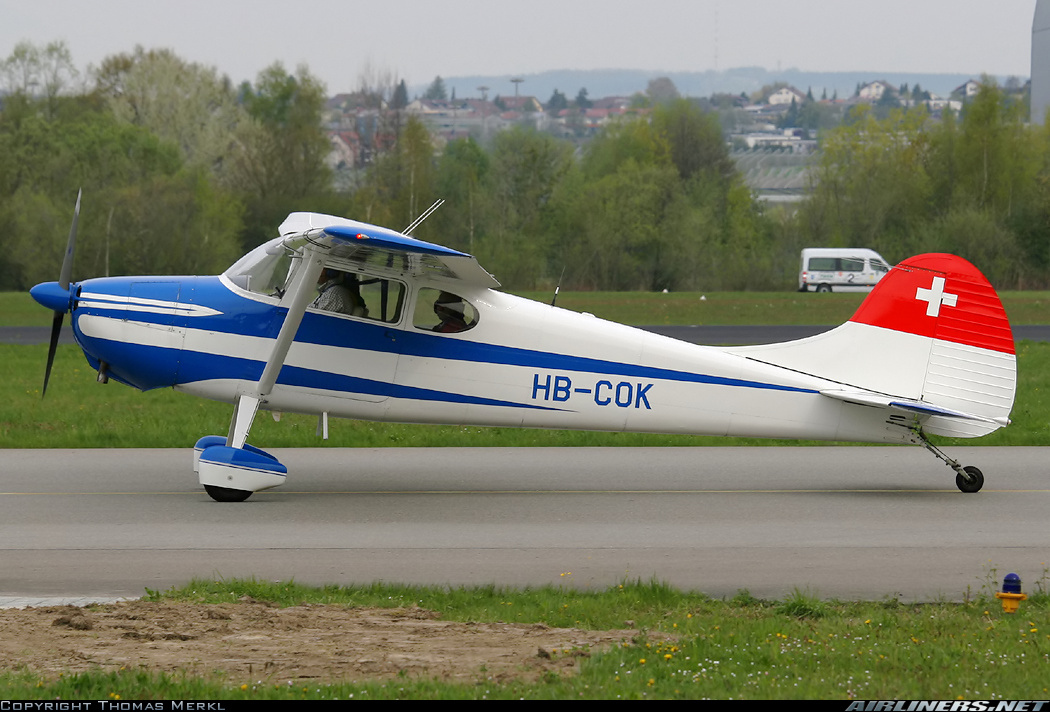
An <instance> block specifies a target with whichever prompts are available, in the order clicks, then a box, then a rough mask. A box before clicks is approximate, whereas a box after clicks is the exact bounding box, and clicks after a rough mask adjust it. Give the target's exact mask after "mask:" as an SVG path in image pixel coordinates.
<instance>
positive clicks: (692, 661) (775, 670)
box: [0, 571, 1050, 700]
mask: <svg viewBox="0 0 1050 712" xmlns="http://www.w3.org/2000/svg"><path fill="white" fill-rule="evenodd" d="M988 576H991V579H992V580H994V578H996V577H995V572H986V576H985V577H984V580H985V581H986V585H985V586H982V588H981V590H980V591H978V592H976V593H974V595H973V596H972V597H971V598H970V599H969V600H968V601H967V602H965V603H961V604H957V603H932V604H902V603H899V602H897V601H895V600H885V601H881V602H867V603H846V602H838V601H822V600H818V599H816V598H814V597H812V596H810V595H808V594H807V593H805V592H800V591H796V592H795V593H794V594H793V595H791V596H789V597H787V598H786V599H784V600H783V601H764V600H760V599H756V598H754V597H753V596H751V595H750V594H749V593H748V592H747V591H741V592H739V593H738V594H737V595H736V596H735V597H734V598H732V599H730V600H726V601H719V600H713V599H711V598H709V597H707V596H704V595H703V594H699V593H692V592H681V591H678V590H675V589H673V588H671V587H668V586H664V585H661V584H659V583H653V582H651V583H643V582H638V583H625V584H623V585H620V586H616V587H612V588H609V589H604V590H596V591H581V590H577V589H574V588H564V589H563V588H558V587H544V588H539V589H532V590H511V589H499V588H495V587H481V588H457V589H448V588H443V587H422V588H420V587H403V586H390V585H371V586H351V587H340V586H325V587H323V588H311V587H306V586H302V585H299V584H295V583H287V582H277V583H270V582H258V581H253V580H248V581H207V580H198V581H192V582H191V583H189V584H188V585H186V586H184V587H180V588H179V589H173V590H171V591H168V592H165V593H158V592H150V595H149V596H148V599H149V600H165V599H167V600H178V601H191V602H195V603H203V604H208V603H230V602H232V601H237V600H238V599H240V598H241V597H243V596H250V597H251V598H254V599H256V600H260V601H268V602H272V603H274V604H276V605H278V606H295V605H300V604H324V605H335V606H350V607H363V606H368V607H373V606H378V607H404V606H419V607H421V608H424V609H427V610H432V611H437V612H438V613H440V615H441V618H442V619H443V620H449V621H473V622H491V621H504V622H515V623H522V624H543V625H547V626H551V627H574V628H584V629H590V630H623V629H624V628H625V627H628V624H627V623H626V622H627V621H631V624H630V626H631V627H633V631H634V632H632V633H631V634H630V635H629V636H626V637H625V638H624V639H623V640H622V641H621V642H620V643H619V644H618V645H616V646H614V647H612V648H611V649H607V650H601V651H599V650H560V651H552V655H554V656H573V658H574V659H575V660H576V661H577V662H578V663H579V666H578V673H577V674H575V675H572V676H569V675H559V674H556V673H550V674H549V675H548V676H547V677H546V678H545V679H542V680H540V681H538V682H535V683H532V682H526V681H521V680H511V681H498V680H493V679H486V678H485V676H484V671H481V670H479V671H478V673H479V674H478V682H476V683H473V684H461V683H457V684H450V683H445V682H441V681H438V680H433V679H426V678H410V677H407V676H406V677H401V678H398V679H397V680H396V681H378V680H371V681H369V680H358V681H322V680H284V679H282V680H271V681H268V682H266V683H263V682H262V681H259V680H252V679H247V678H245V679H243V680H242V679H230V678H228V677H223V676H210V677H193V676H188V675H182V674H174V675H168V674H161V673H153V672H148V671H145V670H141V669H126V670H121V671H119V672H102V671H99V672H92V673H86V674H76V675H64V674H63V675H58V674H55V673H43V672H39V671H29V670H23V671H18V672H10V673H6V674H3V675H0V694H2V695H3V696H4V697H5V698H6V699H19V698H21V699H56V698H60V699H64V700H69V699H96V700H107V699H108V700H113V699H117V698H118V696H119V699H121V700H153V699H232V700H241V699H246V700H262V699H284V700H296V699H343V700H346V699H353V700H372V699H376V700H378V699H522V698H523V699H702V698H711V699H838V700H849V699H942V700H947V699H982V700H995V699H1046V698H1047V692H1048V687H1050V685H1048V683H1047V680H1046V669H1047V663H1048V651H1050V625H1048V623H1050V621H1047V614H1048V613H1050V597H1048V596H1047V593H1046V584H1047V572H1046V571H1044V572H1043V577H1042V578H1041V579H1040V580H1039V581H1038V582H1037V583H1036V584H1035V586H1034V590H1033V592H1032V593H1031V594H1030V599H1029V600H1028V601H1026V602H1024V603H1023V604H1022V608H1021V610H1020V611H1019V613H1018V614H1015V615H1008V614H1005V613H1003V612H1002V609H1001V606H1000V605H999V603H998V601H996V600H995V599H994V598H993V597H992V592H991V589H989V588H987V581H988V580H989V579H988ZM978 580H980V579H978Z"/></svg>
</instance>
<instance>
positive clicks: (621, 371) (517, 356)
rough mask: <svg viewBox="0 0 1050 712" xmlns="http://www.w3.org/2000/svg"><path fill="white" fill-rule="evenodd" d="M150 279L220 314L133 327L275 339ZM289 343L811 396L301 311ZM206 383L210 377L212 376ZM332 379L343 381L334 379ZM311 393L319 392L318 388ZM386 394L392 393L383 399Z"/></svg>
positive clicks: (203, 289) (237, 311)
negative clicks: (178, 328) (156, 326)
mask: <svg viewBox="0 0 1050 712" xmlns="http://www.w3.org/2000/svg"><path fill="white" fill-rule="evenodd" d="M148 279H149V278H146V279H143V278H137V279H136V278H117V279H105V280H90V282H92V283H96V284H93V285H91V286H92V287H93V288H94V291H99V292H104V293H112V294H115V295H118V296H119V295H121V293H123V295H127V293H128V292H127V289H128V287H127V286H126V285H120V283H121V282H143V281H147V280H148ZM154 279H156V281H162V279H163V281H169V282H170V281H175V280H179V279H182V280H184V281H185V282H192V289H189V290H187V289H186V288H185V287H184V288H183V290H182V294H181V295H180V301H182V302H190V299H188V298H187V296H188V295H187V292H188V293H189V295H191V299H192V303H193V304H198V305H203V306H207V307H210V308H212V309H215V310H217V311H219V312H221V314H219V315H215V316H201V317H193V318H187V317H185V316H173V315H171V314H163V313H152V312H150V313H143V312H136V313H135V314H134V315H133V317H132V318H133V319H134V320H136V321H144V322H147V323H157V324H171V325H177V326H186V327H188V328H191V329H202V330H206V331H216V332H220V333H228V334H244V335H248V336H255V337H262V338H270V339H273V338H276V336H277V333H278V332H279V331H280V325H281V323H282V322H283V321H284V317H285V314H286V313H287V309H284V308H282V307H278V306H275V305H272V304H268V303H265V302H260V301H256V300H254V299H248V298H245V297H243V296H241V295H239V294H236V293H235V292H232V291H231V290H229V289H228V288H227V287H226V286H225V285H224V284H223V283H222V282H221V281H220V280H219V278H218V277H186V278H154ZM85 284H88V283H85ZM110 285H114V287H113V288H112V289H113V290H114V291H111V288H110ZM85 289H87V287H85ZM121 290H123V292H121ZM144 296H145V295H144ZM92 311H94V310H92ZM98 313H100V314H101V315H104V316H109V315H111V314H106V313H105V312H104V311H103V312H98ZM395 337H396V341H395ZM295 340H296V341H297V342H299V343H309V344H317V345H322V346H332V347H335V348H345V349H361V350H365V351H376V352H380V353H390V354H403V355H406V356H416V357H424V358H437V359H447V360H452V361H465V362H470V363H489V364H496V365H504V366H521V367H526V368H534V369H542V370H550V371H570V372H581V373H598V374H604V375H610V376H626V377H636V378H644V379H662V380H669V381H680V382H685V383H703V384H711V385H722V386H733V387H742V388H760V389H767V390H777V391H788V392H794V393H816V392H817V391H815V390H813V389H808V388H798V387H795V386H784V385H777V384H772V383H763V382H760V381H750V380H744V379H736V378H724V377H720V376H710V375H705V374H699V373H690V372H688V371H676V370H672V369H665V368H656V367H652V366H643V365H640V364H631V363H621V362H617V361H606V360H602V359H596V358H587V357H582V356H571V355H565V354H558V353H548V352H545V351H536V350H532V349H523V348H518V347H514V346H501V345H497V344H487V343H479V342H476V341H470V340H468V339H467V338H463V337H449V336H447V335H440V334H434V333H431V332H427V331H418V330H413V329H411V328H410V329H407V330H401V329H398V328H397V327H396V326H393V325H387V324H382V323H379V322H375V323H369V322H361V321H357V320H353V319H349V318H344V317H340V316H334V315H328V314H322V313H317V312H307V313H306V314H305V315H304V316H303V321H302V324H301V325H300V326H299V330H298V332H297V333H296V337H295ZM188 356H189V354H186V355H185V356H184V357H183V363H182V364H181V365H180V369H179V370H180V372H179V381H180V382H183V383H189V382H192V381H194V380H206V379H207V378H209V376H206V375H204V374H205V373H206V370H197V369H187V368H186V365H187V357H188ZM202 356H204V357H205V358H206V359H209V360H210V359H212V358H215V357H212V356H210V355H207V354H202ZM234 360H236V361H243V359H234ZM209 362H210V361H209ZM246 363H253V364H256V366H254V367H252V368H251V369H248V370H250V371H252V372H255V371H257V372H258V373H261V369H262V365H263V361H246ZM232 370H234V371H236V372H238V373H240V372H243V371H244V369H242V368H236V369H232ZM191 373H193V375H194V376H195V377H191ZM282 373H283V371H282ZM202 376H203V377H202ZM211 377H212V378H213V377H214V376H211ZM224 377H226V376H224ZM228 377H233V378H249V379H251V380H257V379H258V376H255V377H254V378H253V377H251V376H228ZM333 378H342V377H339V376H333ZM279 382H281V381H279ZM317 387H325V386H323V385H322V386H317ZM340 390H342V389H340ZM346 390H347V391H348V392H363V391H360V390H359V389H356V388H349V389H346ZM389 395H394V394H393V393H390V394H389Z"/></svg>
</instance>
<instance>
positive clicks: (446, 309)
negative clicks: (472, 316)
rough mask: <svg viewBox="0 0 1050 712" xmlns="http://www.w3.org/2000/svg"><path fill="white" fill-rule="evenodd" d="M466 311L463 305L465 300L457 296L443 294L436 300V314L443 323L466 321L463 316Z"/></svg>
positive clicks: (447, 293)
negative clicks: (455, 320) (446, 321)
mask: <svg viewBox="0 0 1050 712" xmlns="http://www.w3.org/2000/svg"><path fill="white" fill-rule="evenodd" d="M465 311H466V307H465V306H464V305H463V300H462V299H461V298H460V297H457V296H456V295H455V294H450V293H449V292H442V293H441V294H439V295H438V298H437V299H435V300H434V313H435V314H437V315H438V318H439V319H441V320H443V321H444V320H448V319H457V320H459V321H466V319H465V318H464V316H463V314H464V312H465Z"/></svg>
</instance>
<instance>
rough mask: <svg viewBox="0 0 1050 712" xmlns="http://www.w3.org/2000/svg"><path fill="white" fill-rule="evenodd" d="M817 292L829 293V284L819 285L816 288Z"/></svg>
mask: <svg viewBox="0 0 1050 712" xmlns="http://www.w3.org/2000/svg"><path fill="white" fill-rule="evenodd" d="M817 291H818V292H830V291H831V285H830V284H821V285H819V286H818V287H817Z"/></svg>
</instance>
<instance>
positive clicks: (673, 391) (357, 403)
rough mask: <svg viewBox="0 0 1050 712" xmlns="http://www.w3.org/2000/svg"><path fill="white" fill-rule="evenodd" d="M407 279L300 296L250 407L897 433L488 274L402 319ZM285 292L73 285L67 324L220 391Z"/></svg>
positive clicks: (686, 429) (274, 331)
mask: <svg viewBox="0 0 1050 712" xmlns="http://www.w3.org/2000/svg"><path fill="white" fill-rule="evenodd" d="M444 286H445V285H444V284H443V283H442V282H441V281H440V280H436V281H435V282H433V283H427V282H426V281H421V280H418V279H416V280H406V281H405V282H404V284H403V287H404V292H403V295H402V299H401V301H402V302H403V305H404V306H403V308H400V307H399V310H400V313H399V314H398V315H397V316H396V319H394V320H392V321H390V322H377V321H375V320H370V319H365V318H360V317H354V316H349V315H344V314H335V313H331V312H326V311H322V310H320V309H316V308H308V309H307V311H306V314H305V316H304V317H303V320H302V323H301V325H300V326H299V329H298V331H297V333H296V337H295V340H294V342H293V344H292V346H291V348H290V350H289V352H288V355H287V358H286V359H285V362H284V365H283V367H282V368H281V370H280V373H279V375H278V377H277V382H276V384H275V386H274V388H273V390H272V391H271V392H270V393H269V394H267V395H266V397H265V398H264V400H263V402H262V407H263V408H265V409H268V410H273V411H287V412H301V413H312V414H318V413H322V412H327V413H329V414H330V415H332V416H335V417H346V418H358V419H366V420H378V421H396V422H416V423H454V424H472V425H481V426H512V427H535V428H564V429H581V430H603V431H634V432H660V433H694V434H705V435H736V436H751V437H774V438H805V439H824V440H854V441H873V442H906V441H908V432H907V430H905V429H902V428H900V427H895V426H892V425H887V423H886V419H885V414H884V413H882V412H880V411H879V410H878V409H869V408H863V407H858V406H856V405H850V404H847V403H843V402H841V401H837V400H833V399H830V398H826V397H824V396H821V395H820V390H821V389H825V388H828V387H833V386H835V385H836V384H834V383H832V382H830V381H827V380H825V379H822V378H818V377H814V376H811V375H806V374H804V373H800V372H797V371H793V370H789V369H785V368H780V367H777V366H772V365H769V364H765V363H761V362H759V361H756V360H753V359H750V358H747V357H745V356H742V355H739V354H735V353H729V352H728V351H726V350H723V349H719V348H714V347H705V346H697V345H694V344H689V343H685V342H681V341H677V340H674V339H670V338H667V337H663V336H659V335H656V334H652V333H649V332H646V331H643V330H639V329H635V328H631V327H627V326H623V325H620V324H615V323H612V322H608V321H605V320H602V319H598V318H595V317H593V316H591V315H588V314H579V313H576V312H571V311H568V310H565V309H560V308H557V307H552V306H549V305H546V304H540V303H538V302H533V301H530V300H526V299H522V298H519V297H514V296H512V295H508V294H505V293H502V292H499V291H495V290H491V289H467V290H465V289H462V288H460V289H459V292H460V293H461V296H463V297H464V298H465V299H466V300H467V301H468V302H469V303H470V304H471V305H472V306H473V307H474V308H475V309H476V311H477V318H476V324H475V325H474V326H473V328H471V329H469V330H467V331H462V332H460V333H438V332H436V331H434V330H432V329H430V328H420V327H419V326H417V322H414V321H413V316H412V308H411V305H413V304H415V303H416V295H417V294H418V293H419V291H420V290H421V289H426V288H429V289H431V290H432V291H433V290H437V289H442V288H444ZM287 311H288V309H287V306H286V305H285V304H284V303H282V298H281V297H280V296H278V295H277V294H274V295H267V294H262V293H259V292H255V291H249V290H247V289H243V288H241V287H240V286H239V285H237V284H236V283H234V281H233V280H231V279H229V278H228V277H226V276H218V277H163V278H161V277H156V278H155V277H138V278H136V277H122V278H105V279H92V280H87V281H84V282H82V283H80V285H79V290H78V297H77V300H76V307H75V309H74V311H73V327H74V333H75V335H76V339H77V341H78V343H79V344H80V346H81V347H82V348H83V350H84V352H85V354H86V356H87V358H88V361H89V362H90V363H91V365H92V366H93V367H94V368H100V367H102V368H104V369H105V371H106V372H107V373H108V375H109V376H110V377H112V378H115V379H117V380H119V381H122V382H124V383H127V384H129V385H132V386H134V387H136V388H140V389H143V390H147V389H152V388H162V387H172V388H175V389H176V390H179V391H183V392H186V393H190V394H193V395H197V396H202V397H205V398H210V399H213V400H218V401H224V402H231V403H232V402H234V401H235V400H236V399H237V397H238V395H240V394H242V393H245V392H246V391H247V390H248V389H249V388H250V386H251V384H253V383H255V382H256V381H258V380H259V378H260V375H261V374H262V371H263V368H264V366H265V363H266V360H267V357H268V355H269V353H270V351H271V349H272V345H273V343H274V340H275V339H276V338H277V335H278V332H279V331H280V328H281V325H282V323H283V322H284V317H285V315H286V314H287Z"/></svg>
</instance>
